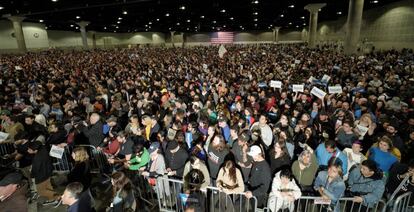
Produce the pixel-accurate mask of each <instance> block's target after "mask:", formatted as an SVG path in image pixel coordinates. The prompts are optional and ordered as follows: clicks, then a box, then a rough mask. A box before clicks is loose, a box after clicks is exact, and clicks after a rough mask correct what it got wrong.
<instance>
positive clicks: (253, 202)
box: [207, 187, 257, 212]
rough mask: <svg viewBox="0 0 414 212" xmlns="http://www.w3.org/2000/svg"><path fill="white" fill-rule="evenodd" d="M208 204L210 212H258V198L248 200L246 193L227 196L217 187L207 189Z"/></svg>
mask: <svg viewBox="0 0 414 212" xmlns="http://www.w3.org/2000/svg"><path fill="white" fill-rule="evenodd" d="M207 202H208V203H209V204H208V208H209V211H210V212H216V211H217V212H221V211H231V212H233V211H234V212H242V211H257V198H256V197H252V198H250V199H249V198H247V197H246V196H245V194H244V193H233V194H226V193H224V192H222V191H220V189H219V188H217V187H207Z"/></svg>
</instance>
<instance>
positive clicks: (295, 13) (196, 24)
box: [0, 0, 395, 32]
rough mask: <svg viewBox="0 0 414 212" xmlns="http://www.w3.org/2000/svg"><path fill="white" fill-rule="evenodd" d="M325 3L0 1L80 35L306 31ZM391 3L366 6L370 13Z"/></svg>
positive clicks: (343, 0) (332, 8)
mask: <svg viewBox="0 0 414 212" xmlns="http://www.w3.org/2000/svg"><path fill="white" fill-rule="evenodd" d="M319 2H323V0H192V1H191V0H99V1H97V0H36V1H35V0H9V1H0V8H2V9H1V10H0V16H3V15H7V14H10V15H24V16H25V17H26V20H25V21H26V22H43V23H44V24H45V25H46V27H47V29H51V30H71V31H79V29H78V27H77V25H76V22H79V21H81V20H84V21H89V22H90V25H89V26H88V27H87V30H95V31H107V32H138V31H159V32H168V31H183V32H208V31H218V30H225V31H242V30H269V29H271V28H272V27H274V26H281V27H283V28H285V29H286V28H289V29H295V28H300V29H301V28H303V27H306V26H307V25H308V22H309V13H308V12H307V11H306V10H304V9H303V8H304V6H305V5H307V4H309V3H319ZM325 2H326V3H327V6H326V7H324V8H323V9H322V10H321V11H320V13H319V21H324V20H335V19H338V18H340V17H341V16H345V15H347V10H348V0H325ZM391 2H395V0H365V5H364V9H371V8H374V7H378V6H381V5H384V4H388V3H391Z"/></svg>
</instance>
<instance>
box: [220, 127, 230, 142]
mask: <svg viewBox="0 0 414 212" xmlns="http://www.w3.org/2000/svg"><path fill="white" fill-rule="evenodd" d="M221 132H222V134H223V137H224V140H226V143H229V141H230V127H229V125H227V124H226V126H225V127H223V128H221Z"/></svg>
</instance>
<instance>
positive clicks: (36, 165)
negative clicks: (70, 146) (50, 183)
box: [31, 146, 53, 184]
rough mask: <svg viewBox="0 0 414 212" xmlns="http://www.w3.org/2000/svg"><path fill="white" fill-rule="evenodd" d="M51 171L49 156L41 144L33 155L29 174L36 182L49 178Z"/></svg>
mask: <svg viewBox="0 0 414 212" xmlns="http://www.w3.org/2000/svg"><path fill="white" fill-rule="evenodd" d="M52 172H53V165H52V159H51V158H50V156H49V152H48V151H47V149H46V147H45V146H41V147H40V148H39V149H38V150H37V153H36V155H35V156H34V157H33V162H32V174H31V176H32V177H33V178H35V182H36V184H38V183H42V182H44V181H45V180H47V179H49V178H50V177H51V176H52Z"/></svg>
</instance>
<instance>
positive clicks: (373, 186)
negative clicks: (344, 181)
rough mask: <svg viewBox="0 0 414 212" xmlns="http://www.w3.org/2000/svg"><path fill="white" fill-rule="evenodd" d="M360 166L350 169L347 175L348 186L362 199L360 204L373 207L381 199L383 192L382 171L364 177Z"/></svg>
mask: <svg viewBox="0 0 414 212" xmlns="http://www.w3.org/2000/svg"><path fill="white" fill-rule="evenodd" d="M360 169H361V166H357V167H355V168H354V169H352V170H351V172H350V173H349V176H348V186H349V188H350V191H351V192H353V193H359V196H361V197H362V198H363V199H364V201H363V202H362V205H364V206H367V207H373V206H374V205H375V204H376V203H378V202H379V201H380V200H381V197H382V195H383V193H384V189H385V183H384V180H383V176H382V173H375V174H374V175H373V176H371V177H364V176H363V175H362V174H361V171H360Z"/></svg>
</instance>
